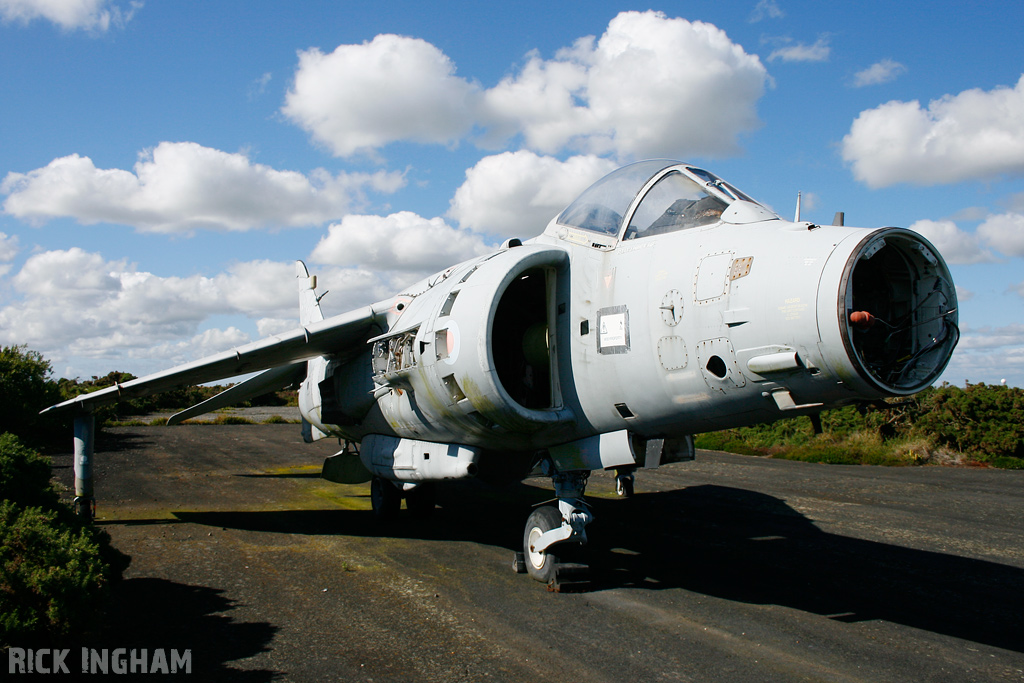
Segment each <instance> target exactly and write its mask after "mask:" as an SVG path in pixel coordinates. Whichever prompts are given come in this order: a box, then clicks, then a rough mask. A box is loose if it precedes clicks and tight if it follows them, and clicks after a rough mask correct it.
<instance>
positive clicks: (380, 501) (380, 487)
mask: <svg viewBox="0 0 1024 683" xmlns="http://www.w3.org/2000/svg"><path fill="white" fill-rule="evenodd" d="M370 504H371V505H372V506H373V516H374V517H376V518H377V519H379V520H381V521H388V520H392V519H394V518H395V517H397V516H398V511H399V510H401V509H402V493H401V491H399V490H398V488H397V487H396V486H395V485H394V484H392V483H391V482H390V481H388V480H387V479H383V478H381V477H374V478H373V481H371V482H370Z"/></svg>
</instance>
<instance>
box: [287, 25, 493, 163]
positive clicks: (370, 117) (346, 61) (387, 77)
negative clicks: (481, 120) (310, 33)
mask: <svg viewBox="0 0 1024 683" xmlns="http://www.w3.org/2000/svg"><path fill="white" fill-rule="evenodd" d="M477 95H478V88H477V86H475V85H473V84H471V83H469V82H467V81H466V80H464V79H462V78H459V77H458V76H456V75H455V65H454V64H453V63H452V61H451V60H450V59H449V58H448V57H447V56H446V55H445V54H444V53H443V52H441V50H439V49H438V48H436V47H434V46H433V45H431V44H430V43H428V42H426V41H424V40H420V39H418V38H408V37H404V36H396V35H379V36H377V37H376V38H374V39H373V40H372V41H370V42H366V43H363V44H361V45H341V46H340V47H338V48H337V49H336V50H334V52H332V53H330V54H324V53H323V52H321V51H320V50H319V49H316V48H313V49H310V50H306V51H303V52H300V53H299V66H298V69H297V70H296V72H295V81H294V84H293V86H292V88H291V89H290V90H289V91H288V95H287V98H286V100H285V105H284V107H283V108H282V110H281V111H282V112H283V113H284V115H285V116H287V117H288V118H289V119H291V120H292V121H293V122H295V123H296V124H298V125H299V126H300V127H302V128H303V129H305V130H306V131H308V132H309V133H311V134H312V135H313V138H314V139H315V140H317V141H318V142H320V143H322V144H324V145H326V146H327V147H328V148H329V149H330V150H331V151H332V152H333V153H334V154H336V155H338V156H350V155H353V154H356V153H358V152H368V151H372V150H373V149H375V148H377V147H381V146H383V145H386V144H388V143H390V142H395V141H398V140H414V141H416V142H434V143H448V142H454V141H456V140H458V139H459V138H460V137H462V136H463V135H465V134H466V133H467V132H468V131H469V129H470V127H471V126H472V124H473V118H472V117H473V111H474V109H475V105H474V103H473V100H474V98H475V97H476V96H477Z"/></svg>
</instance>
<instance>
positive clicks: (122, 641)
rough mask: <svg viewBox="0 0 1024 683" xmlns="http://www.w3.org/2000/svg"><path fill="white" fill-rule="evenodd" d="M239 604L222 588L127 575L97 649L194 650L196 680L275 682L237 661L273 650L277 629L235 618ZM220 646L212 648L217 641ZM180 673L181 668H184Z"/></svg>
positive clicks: (270, 674)
mask: <svg viewBox="0 0 1024 683" xmlns="http://www.w3.org/2000/svg"><path fill="white" fill-rule="evenodd" d="M234 607H235V604H234V603H233V602H232V601H231V600H229V599H228V598H226V597H224V595H223V591H220V590H218V589H215V588H208V587H204V586H190V585H187V584H182V583H176V582H173V581H167V580H165V579H156V578H138V579H127V580H125V581H122V582H120V583H119V584H117V585H116V586H115V588H114V596H113V601H112V606H111V608H110V614H109V618H108V619H107V622H108V624H109V626H108V628H107V629H106V631H105V632H104V633H103V634H102V635H101V636H100V637H99V638H98V643H97V644H95V645H93V646H92V647H97V648H99V647H102V648H108V649H109V648H115V647H117V648H128V649H131V648H137V649H142V648H144V649H147V650H148V651H149V653H150V654H152V653H153V651H154V650H156V649H163V650H164V652H165V653H168V657H169V656H170V655H169V653H170V650H172V649H176V650H178V652H179V653H181V652H183V651H184V650H186V649H190V650H191V655H192V673H191V675H188V676H186V678H188V679H189V680H195V681H239V682H241V683H257V682H262V681H271V680H274V679H275V678H276V677H277V676H278V674H277V672H274V671H266V670H244V671H243V670H239V669H234V668H231V667H230V666H229V663H230V662H232V661H235V660H238V659H243V658H246V657H251V656H253V655H255V654H257V653H260V652H265V651H267V650H269V649H270V643H271V640H272V639H273V637H274V634H275V633H277V631H278V627H276V626H274V625H272V624H269V623H267V622H236V621H234V620H233V619H232V618H231V617H230V616H229V614H230V612H231V610H232V609H233V608H234ZM214 643H215V644H216V646H215V647H214V646H212V644H214ZM179 675H180V672H179Z"/></svg>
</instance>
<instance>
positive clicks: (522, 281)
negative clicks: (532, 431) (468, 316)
mask: <svg viewBox="0 0 1024 683" xmlns="http://www.w3.org/2000/svg"><path fill="white" fill-rule="evenodd" d="M547 278H548V273H547V271H546V269H544V268H532V269H530V270H527V271H525V272H524V273H522V274H521V275H519V276H518V277H517V278H516V279H515V280H513V281H512V283H511V284H509V286H508V288H507V289H506V290H505V292H504V293H503V294H502V296H501V300H500V302H499V303H498V307H497V310H496V312H495V314H494V324H493V326H492V328H491V338H492V340H493V344H494V346H493V349H492V352H493V354H494V368H495V370H496V371H497V373H498V381H500V382H501V385H502V387H503V388H504V389H505V391H506V392H508V395H509V396H510V397H511V398H512V400H514V401H515V402H516V403H518V404H519V405H521V406H523V407H524V408H529V409H532V410H545V409H548V408H551V407H552V398H553V397H552V391H551V357H550V344H549V339H548V283H547Z"/></svg>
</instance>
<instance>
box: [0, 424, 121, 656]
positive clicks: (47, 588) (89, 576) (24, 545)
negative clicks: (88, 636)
mask: <svg viewBox="0 0 1024 683" xmlns="http://www.w3.org/2000/svg"><path fill="white" fill-rule="evenodd" d="M0 495H2V496H3V498H4V500H3V502H2V503H0V646H10V645H24V644H32V643H60V642H63V641H66V639H67V638H68V637H69V636H71V635H72V634H80V633H81V632H83V631H84V630H85V629H86V628H88V627H90V626H96V625H98V624H99V621H100V620H98V619H97V618H96V617H97V612H98V611H99V610H101V609H102V606H103V603H104V602H105V600H106V597H107V593H108V591H109V588H110V584H111V582H112V581H115V580H117V579H119V578H120V577H121V573H122V572H123V571H124V569H125V568H126V567H127V566H128V557H127V556H125V555H124V554H122V553H121V552H119V551H118V550H116V549H115V548H113V547H112V546H111V545H110V536H108V535H107V534H106V533H105V532H103V531H100V530H99V529H97V528H96V527H94V526H91V525H88V524H85V523H83V522H82V521H81V519H79V518H78V517H77V516H76V515H75V514H74V513H73V512H72V511H71V509H70V508H69V507H67V506H66V505H64V504H63V503H61V502H60V501H59V497H58V492H57V490H56V488H55V487H54V486H53V484H51V482H50V472H49V466H48V464H47V462H46V461H45V460H44V459H43V458H41V457H40V456H39V455H37V454H36V453H35V452H34V451H32V450H30V449H28V448H26V447H25V446H24V445H22V443H21V442H20V441H19V440H18V439H17V437H15V436H14V435H13V434H2V435H0Z"/></svg>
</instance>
